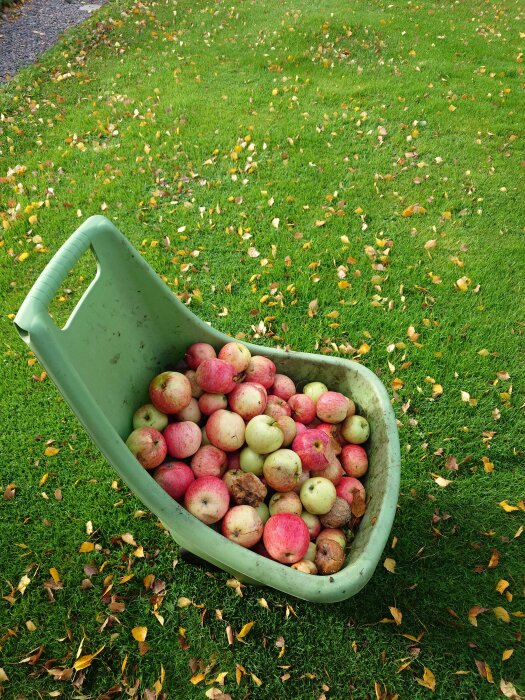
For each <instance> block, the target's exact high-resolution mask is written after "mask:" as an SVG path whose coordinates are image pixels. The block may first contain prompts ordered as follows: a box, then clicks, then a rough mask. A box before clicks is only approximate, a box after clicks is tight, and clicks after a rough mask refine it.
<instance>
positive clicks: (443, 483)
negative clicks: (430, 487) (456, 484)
mask: <svg viewBox="0 0 525 700" xmlns="http://www.w3.org/2000/svg"><path fill="white" fill-rule="evenodd" d="M434 481H435V482H436V484H437V485H438V486H441V488H443V489H444V488H445V487H446V486H448V485H449V484H451V483H452V481H451V480H450V479H444V478H443V477H442V476H437V477H436V478H435V479H434Z"/></svg>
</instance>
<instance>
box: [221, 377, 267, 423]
mask: <svg viewBox="0 0 525 700" xmlns="http://www.w3.org/2000/svg"><path fill="white" fill-rule="evenodd" d="M266 401H267V394H266V389H265V388H264V387H263V386H262V384H255V383H254V382H243V383H242V384H237V386H236V387H235V388H234V389H233V391H232V392H231V393H230V394H229V395H228V403H229V406H230V408H231V410H232V411H234V412H235V413H238V414H239V415H240V416H242V418H244V420H251V419H252V418H254V417H255V416H260V415H261V414H262V413H264V409H265V408H266Z"/></svg>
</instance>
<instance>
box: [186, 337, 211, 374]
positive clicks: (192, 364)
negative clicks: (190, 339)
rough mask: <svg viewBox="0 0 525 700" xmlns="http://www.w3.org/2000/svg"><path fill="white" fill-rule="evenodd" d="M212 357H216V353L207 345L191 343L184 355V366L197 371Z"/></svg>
mask: <svg viewBox="0 0 525 700" xmlns="http://www.w3.org/2000/svg"><path fill="white" fill-rule="evenodd" d="M214 357H217V353H216V352H215V349H214V348H213V347H212V346H211V345H209V344H208V343H193V345H190V347H189V348H188V349H187V350H186V354H185V355H184V359H185V360H186V364H187V365H188V367H189V368H190V369H197V367H198V366H199V365H200V364H201V363H202V362H204V360H210V359H213V358H214Z"/></svg>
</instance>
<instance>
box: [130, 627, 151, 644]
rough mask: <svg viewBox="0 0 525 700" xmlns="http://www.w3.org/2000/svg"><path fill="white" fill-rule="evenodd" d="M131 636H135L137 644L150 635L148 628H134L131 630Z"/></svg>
mask: <svg viewBox="0 0 525 700" xmlns="http://www.w3.org/2000/svg"><path fill="white" fill-rule="evenodd" d="M131 634H132V635H133V639H136V640H137V642H143V641H144V640H145V639H146V637H147V634H148V628H147V627H134V628H133V629H132V630H131Z"/></svg>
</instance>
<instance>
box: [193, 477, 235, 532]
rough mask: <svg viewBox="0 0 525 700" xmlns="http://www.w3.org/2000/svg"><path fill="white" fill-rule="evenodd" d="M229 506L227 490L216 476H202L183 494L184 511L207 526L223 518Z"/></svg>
mask: <svg viewBox="0 0 525 700" xmlns="http://www.w3.org/2000/svg"><path fill="white" fill-rule="evenodd" d="M229 505H230V494H229V492H228V488H227V486H226V484H225V483H224V481H222V480H221V479H219V478H218V477H217V476H202V477H201V478H200V479H195V481H193V482H192V483H191V484H190V485H189V486H188V488H187V490H186V493H185V494H184V506H185V508H186V510H189V512H190V513H191V514H192V515H194V516H195V517H196V518H198V519H199V520H202V522H203V523H206V524H207V525H211V524H212V523H216V522H218V521H219V520H220V519H221V518H223V517H224V516H225V515H226V512H227V511H228V507H229Z"/></svg>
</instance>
